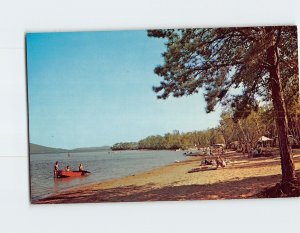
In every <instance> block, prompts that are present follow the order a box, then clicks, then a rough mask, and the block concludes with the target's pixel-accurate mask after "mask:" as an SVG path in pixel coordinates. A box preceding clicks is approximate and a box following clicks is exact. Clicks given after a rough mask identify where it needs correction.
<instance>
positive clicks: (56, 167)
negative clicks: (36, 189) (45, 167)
mask: <svg viewBox="0 0 300 233" xmlns="http://www.w3.org/2000/svg"><path fill="white" fill-rule="evenodd" d="M58 171H59V167H58V161H56V162H55V164H54V168H53V175H54V178H56V177H57V174H58Z"/></svg>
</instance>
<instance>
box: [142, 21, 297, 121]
mask: <svg viewBox="0 0 300 233" xmlns="http://www.w3.org/2000/svg"><path fill="white" fill-rule="evenodd" d="M148 36H150V37H156V38H164V39H166V41H167V42H166V47H167V49H166V51H165V52H164V53H163V54H162V55H163V58H164V64H163V65H160V66H157V67H156V68H155V70H154V72H155V73H156V74H157V75H159V76H161V77H163V80H162V81H161V82H160V85H159V86H156V87H153V90H154V91H155V92H157V93H159V94H158V96H157V97H158V98H162V99H165V98H167V97H168V96H169V95H171V94H172V95H173V96H174V97H180V96H183V95H190V94H193V93H197V92H198V91H199V89H200V88H203V89H204V96H205V100H206V101H207V107H206V110H207V112H211V111H213V110H214V108H215V106H216V105H217V104H218V103H220V104H221V105H223V106H230V107H231V109H232V111H233V117H234V119H235V120H237V119H240V118H245V117H247V116H248V115H249V114H250V113H251V111H252V110H257V109H258V97H259V99H260V100H262V101H269V100H270V99H271V95H270V88H269V79H270V73H269V71H270V67H271V66H272V65H273V64H269V63H268V62H269V60H268V59H267V50H268V49H269V48H270V46H272V45H273V44H274V43H276V46H277V48H278V56H279V66H280V76H281V80H282V85H283V90H284V91H286V94H285V95H286V96H289V97H291V96H294V95H295V94H296V96H298V93H299V89H298V85H297V84H298V65H297V63H298V61H297V54H298V48H297V28H296V27H295V26H285V27H244V28H240V27H232V28H205V29H171V30H169V29H167V30H165V29H162V30H149V31H148ZM275 40H276V41H275ZM234 89H240V90H241V93H239V94H233V92H232V90H234ZM287 90H289V91H287Z"/></svg>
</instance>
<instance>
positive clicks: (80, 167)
mask: <svg viewBox="0 0 300 233" xmlns="http://www.w3.org/2000/svg"><path fill="white" fill-rule="evenodd" d="M78 170H79V171H80V172H82V171H84V168H83V165H82V163H81V164H79V167H78Z"/></svg>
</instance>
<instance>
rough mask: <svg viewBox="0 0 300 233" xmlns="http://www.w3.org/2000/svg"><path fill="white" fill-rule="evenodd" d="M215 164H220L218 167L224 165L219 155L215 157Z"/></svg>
mask: <svg viewBox="0 0 300 233" xmlns="http://www.w3.org/2000/svg"><path fill="white" fill-rule="evenodd" d="M216 165H217V168H218V167H219V166H220V167H225V166H226V162H225V161H224V160H223V159H222V158H221V157H220V156H218V157H217V158H216Z"/></svg>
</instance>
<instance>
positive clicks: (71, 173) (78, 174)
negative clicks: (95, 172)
mask: <svg viewBox="0 0 300 233" xmlns="http://www.w3.org/2000/svg"><path fill="white" fill-rule="evenodd" d="M89 174H90V172H89V171H63V170H60V171H58V172H57V178H67V177H82V176H87V175H89Z"/></svg>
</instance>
